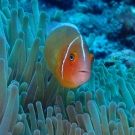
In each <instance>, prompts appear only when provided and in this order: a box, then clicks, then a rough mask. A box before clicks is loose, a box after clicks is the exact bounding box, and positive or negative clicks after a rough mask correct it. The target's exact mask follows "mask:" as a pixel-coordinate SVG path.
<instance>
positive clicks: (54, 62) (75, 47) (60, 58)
mask: <svg viewBox="0 0 135 135" xmlns="http://www.w3.org/2000/svg"><path fill="white" fill-rule="evenodd" d="M44 55H45V62H46V63H47V67H48V69H49V70H50V71H51V72H52V73H53V74H54V75H55V77H56V78H57V80H58V81H59V83H60V85H61V86H63V87H66V88H76V87H78V86H79V85H81V84H83V83H85V82H86V81H88V79H89V78H90V74H91V64H92V61H93V58H94V56H93V55H92V54H90V53H89V51H88V47H87V45H86V42H85V40H84V39H83V37H82V36H81V34H80V32H79V30H78V28H77V27H76V26H75V25H73V24H70V23H63V24H59V25H58V26H56V27H55V28H54V29H52V30H51V32H50V33H49V34H48V36H47V38H46V42H45V47H44Z"/></svg>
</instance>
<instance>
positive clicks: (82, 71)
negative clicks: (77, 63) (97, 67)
mask: <svg viewBox="0 0 135 135" xmlns="http://www.w3.org/2000/svg"><path fill="white" fill-rule="evenodd" d="M78 72H80V73H90V71H89V70H79V71H78Z"/></svg>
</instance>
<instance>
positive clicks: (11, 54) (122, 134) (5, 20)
mask: <svg viewBox="0 0 135 135" xmlns="http://www.w3.org/2000/svg"><path fill="white" fill-rule="evenodd" d="M31 5H32V11H33V12H32V13H28V12H25V11H24V9H23V8H22V7H20V4H19V3H18V1H17V0H13V1H10V3H9V1H8V0H1V4H0V8H1V11H0V135H48V134H49V135H54V134H55V135H134V134H135V106H134V102H135V81H134V80H135V77H134V76H135V68H134V66H131V67H130V68H129V69H128V70H127V69H123V67H122V66H121V63H117V64H115V65H114V66H110V67H109V68H106V67H105V65H104V63H103V62H101V61H100V62H99V61H96V60H95V61H94V62H93V69H92V71H91V78H90V80H89V81H88V82H87V83H85V84H84V85H82V86H80V87H79V88H77V89H66V88H63V87H61V86H60V85H59V84H58V82H57V81H56V79H55V77H54V76H53V75H52V74H51V73H50V72H49V71H48V70H47V68H46V64H45V62H44V57H43V56H44V55H43V48H44V43H45V37H46V32H45V29H46V26H45V24H46V21H49V18H50V17H49V16H48V14H47V13H46V12H45V11H40V10H39V9H38V1H37V0H32V1H31ZM53 20H56V21H60V20H61V12H59V11H58V12H56V14H55V15H54V18H53ZM92 37H93V38H94V37H95V35H94V34H91V35H90V36H89V39H88V40H87V41H88V43H89V46H91V44H92V43H93V38H92ZM125 54H127V53H126V52H125Z"/></svg>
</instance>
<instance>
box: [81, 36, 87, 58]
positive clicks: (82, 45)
mask: <svg viewBox="0 0 135 135" xmlns="http://www.w3.org/2000/svg"><path fill="white" fill-rule="evenodd" d="M80 38H81V47H82V53H83V58H84V60H85V57H86V56H85V51H84V44H83V39H82V36H81V35H80Z"/></svg>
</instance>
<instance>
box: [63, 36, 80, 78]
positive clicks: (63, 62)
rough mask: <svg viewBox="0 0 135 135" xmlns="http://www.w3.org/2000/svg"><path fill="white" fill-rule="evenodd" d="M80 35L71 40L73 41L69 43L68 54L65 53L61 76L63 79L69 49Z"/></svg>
mask: <svg viewBox="0 0 135 135" xmlns="http://www.w3.org/2000/svg"><path fill="white" fill-rule="evenodd" d="M78 38H79V37H76V38H75V39H74V40H72V41H71V43H70V44H69V45H68V48H67V51H66V54H65V57H64V59H63V61H62V68H61V76H62V79H63V71H64V64H65V60H66V57H67V55H68V51H69V49H70V47H71V45H72V44H73V43H74V42H75V41H76V40H77V39H78Z"/></svg>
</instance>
